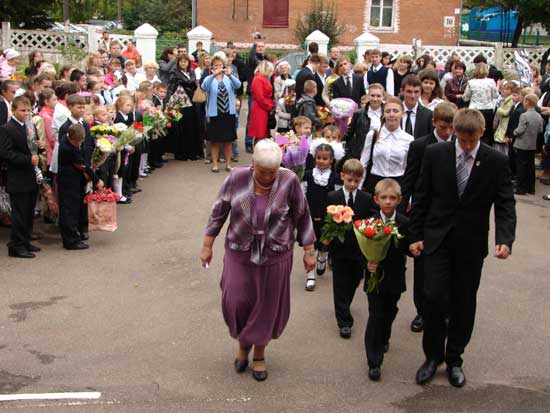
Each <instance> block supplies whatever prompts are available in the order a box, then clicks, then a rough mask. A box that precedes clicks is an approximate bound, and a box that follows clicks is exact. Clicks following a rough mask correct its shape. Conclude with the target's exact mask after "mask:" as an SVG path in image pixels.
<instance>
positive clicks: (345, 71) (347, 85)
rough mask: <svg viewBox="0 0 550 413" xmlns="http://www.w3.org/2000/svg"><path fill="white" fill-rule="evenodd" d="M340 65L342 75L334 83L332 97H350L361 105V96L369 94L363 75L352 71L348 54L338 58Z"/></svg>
mask: <svg viewBox="0 0 550 413" xmlns="http://www.w3.org/2000/svg"><path fill="white" fill-rule="evenodd" d="M338 66H339V67H340V77H339V78H338V79H336V80H335V81H334V83H333V84H332V98H333V99H336V98H349V99H352V100H353V101H354V102H355V103H357V106H359V107H361V97H363V95H366V94H367V93H366V92H365V82H364V81H363V76H360V75H356V74H355V73H353V72H352V66H351V62H350V60H349V57H347V56H342V57H340V59H338Z"/></svg>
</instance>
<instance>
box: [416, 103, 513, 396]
mask: <svg viewBox="0 0 550 413" xmlns="http://www.w3.org/2000/svg"><path fill="white" fill-rule="evenodd" d="M484 129H485V120H484V118H483V115H482V114H481V112H479V111H477V110H472V109H462V110H461V111H460V112H458V114H457V115H456V116H455V119H454V130H455V134H456V141H455V142H445V143H441V144H436V145H431V146H429V147H428V148H427V149H426V152H425V155H424V160H423V165H422V170H421V173H420V178H419V180H418V183H417V186H416V191H415V195H414V198H413V207H412V219H411V225H410V232H411V242H412V244H411V246H410V251H411V252H412V254H413V255H415V256H418V255H420V254H421V253H423V254H424V260H425V261H424V265H425V273H424V275H425V280H424V287H425V292H426V301H425V308H424V336H423V341H422V346H423V349H424V354H425V356H426V361H425V362H424V363H423V364H422V366H421V367H420V368H419V370H418V372H417V374H416V382H417V383H418V384H425V383H427V382H429V381H430V380H431V379H432V377H433V376H434V375H435V373H436V371H437V367H438V366H439V365H440V364H441V363H442V362H443V361H445V362H446V364H447V372H448V378H449V382H450V384H451V385H453V386H455V387H462V386H464V384H465V382H466V377H465V375H464V371H463V370H462V362H463V361H462V354H463V353H464V349H465V348H466V346H467V345H468V343H469V341H470V338H471V335H472V331H473V327H474V320H475V313H476V296H477V290H478V288H479V283H480V279H481V270H482V267H483V261H484V259H485V257H486V256H487V254H488V234H489V214H490V211H491V208H492V207H493V206H494V215H495V240H496V247H495V256H496V257H497V258H500V259H506V258H507V257H508V256H509V255H510V251H511V249H512V243H513V242H514V239H515V229H516V210H515V199H514V193H513V188H512V182H511V179H510V168H509V166H508V159H507V158H506V156H505V155H503V154H501V153H500V152H498V151H496V150H494V149H492V148H491V147H489V146H487V145H485V144H483V143H481V142H480V139H481V137H482V136H483V132H484ZM447 302H449V306H448V314H449V323H448V326H447V325H446V322H445V314H446V311H445V310H447V305H446V303H447Z"/></svg>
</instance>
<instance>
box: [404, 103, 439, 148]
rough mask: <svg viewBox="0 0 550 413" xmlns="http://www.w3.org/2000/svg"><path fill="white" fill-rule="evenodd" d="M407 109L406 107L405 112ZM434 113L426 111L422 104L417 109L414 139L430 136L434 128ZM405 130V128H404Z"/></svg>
mask: <svg viewBox="0 0 550 413" xmlns="http://www.w3.org/2000/svg"><path fill="white" fill-rule="evenodd" d="M406 110H407V108H406V107H405V111H406ZM406 116H407V114H406V113H404V114H403V118H404V119H406ZM432 118H433V112H432V111H431V110H430V109H426V108H425V107H424V106H422V105H421V104H420V103H419V104H418V108H417V109H416V120H415V123H414V131H413V137H414V139H418V138H421V137H423V136H426V135H429V134H430V133H432V132H433V130H434V127H433V123H432ZM403 130H405V128H403Z"/></svg>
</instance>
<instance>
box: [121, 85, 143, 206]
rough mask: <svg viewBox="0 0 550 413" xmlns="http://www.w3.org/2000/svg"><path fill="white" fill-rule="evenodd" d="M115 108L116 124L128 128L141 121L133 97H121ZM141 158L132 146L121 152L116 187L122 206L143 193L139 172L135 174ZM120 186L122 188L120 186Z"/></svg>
mask: <svg viewBox="0 0 550 413" xmlns="http://www.w3.org/2000/svg"><path fill="white" fill-rule="evenodd" d="M115 107H116V109H117V114H116V118H115V123H119V122H120V123H124V124H125V125H126V126H128V127H130V126H132V124H133V123H134V121H138V120H139V119H138V118H137V116H136V112H134V100H133V98H132V97H131V96H121V97H120V98H119V99H118V100H117V102H116V104H115ZM140 157H141V153H139V156H138V152H137V151H136V150H135V148H134V147H132V146H128V147H127V148H125V150H124V151H122V152H121V162H120V168H119V170H118V180H115V187H116V188H117V191H118V192H119V195H123V196H122V197H121V199H120V200H119V201H118V202H119V203H121V204H128V203H130V202H131V197H132V194H133V193H138V192H141V189H140V188H138V186H137V180H138V177H139V176H138V174H139V172H138V173H135V172H136V171H135V169H136V166H139V158H140ZM136 163H137V165H136ZM138 169H139V168H138ZM119 184H120V187H119V186H118V185H119Z"/></svg>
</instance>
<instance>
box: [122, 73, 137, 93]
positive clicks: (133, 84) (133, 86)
mask: <svg viewBox="0 0 550 413" xmlns="http://www.w3.org/2000/svg"><path fill="white" fill-rule="evenodd" d="M125 74H126V79H127V80H128V81H127V82H126V89H128V90H129V91H130V92H132V94H134V93H136V90H138V87H139V82H140V80H139V76H138V74H137V73H136V74H135V75H133V74H131V73H130V72H126V73H125Z"/></svg>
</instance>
